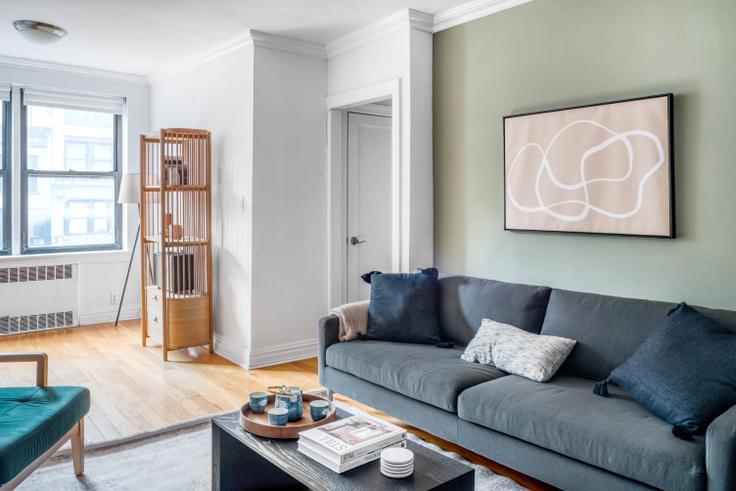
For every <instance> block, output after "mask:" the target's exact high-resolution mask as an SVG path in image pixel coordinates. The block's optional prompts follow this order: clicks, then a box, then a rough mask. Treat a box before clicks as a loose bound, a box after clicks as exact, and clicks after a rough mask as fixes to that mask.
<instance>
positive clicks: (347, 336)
mask: <svg viewBox="0 0 736 491" xmlns="http://www.w3.org/2000/svg"><path fill="white" fill-rule="evenodd" d="M330 314H332V315H336V316H337V317H338V318H339V319H340V330H339V333H338V338H339V339H340V341H350V340H353V339H358V338H359V337H360V335H361V334H365V332H366V330H367V329H368V300H364V301H362V302H353V303H346V304H345V305H340V306H339V307H335V308H334V309H332V310H330Z"/></svg>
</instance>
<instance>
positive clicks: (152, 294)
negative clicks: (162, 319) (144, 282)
mask: <svg viewBox="0 0 736 491" xmlns="http://www.w3.org/2000/svg"><path fill="white" fill-rule="evenodd" d="M161 304H162V302H161V288H159V287H157V286H149V287H147V288H146V306H147V308H148V310H159V311H160V310H161Z"/></svg>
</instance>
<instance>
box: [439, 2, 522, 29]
mask: <svg viewBox="0 0 736 491" xmlns="http://www.w3.org/2000/svg"><path fill="white" fill-rule="evenodd" d="M531 1H532V0H473V1H471V2H468V3H464V4H462V5H458V6H457V7H453V8H450V9H447V10H443V11H442V12H439V13H437V14H435V15H434V27H433V32H439V31H443V30H445V29H449V28H450V27H454V26H457V25H460V24H465V23H466V22H470V21H473V20H476V19H480V18H481V17H485V16H487V15H491V14H495V13H497V12H501V11H503V10H507V9H510V8H513V7H517V6H519V5H523V4H525V3H528V2H531Z"/></svg>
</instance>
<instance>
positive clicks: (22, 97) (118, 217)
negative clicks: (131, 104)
mask: <svg viewBox="0 0 736 491" xmlns="http://www.w3.org/2000/svg"><path fill="white" fill-rule="evenodd" d="M11 95H12V96H11V97H10V99H11V106H12V109H10V110H9V112H10V118H9V119H10V120H11V121H8V126H9V127H11V128H12V139H11V141H10V142H9V145H8V148H9V153H11V154H12V159H11V161H10V162H9V163H10V166H9V174H10V179H9V180H10V186H9V187H10V197H9V202H10V204H11V206H10V213H9V214H8V216H9V219H10V222H11V227H10V228H11V229H12V230H11V231H10V239H11V243H10V248H9V250H7V251H3V252H2V253H0V254H9V255H11V256H19V255H37V254H49V253H53V254H60V253H69V252H72V253H79V252H94V251H110V250H122V238H123V226H124V224H123V219H122V206H121V205H120V204H118V203H117V194H118V191H119V187H120V178H121V174H122V167H123V164H122V147H123V127H122V126H123V120H122V114H123V113H124V109H125V104H126V101H125V98H123V97H111V96H100V95H90V94H84V93H79V92H71V91H55V90H47V89H40V88H36V87H28V86H25V87H20V86H13V87H12V90H11ZM27 105H38V106H45V107H59V108H65V109H75V110H81V111H96V112H104V113H111V114H113V115H114V143H113V145H114V152H113V162H114V164H113V170H112V171H109V172H95V171H89V172H88V171H37V170H31V169H27V165H26V164H27V161H26V137H27V128H26V124H25V123H26V107H27ZM32 175H49V176H52V177H53V176H56V175H60V176H63V177H73V176H81V177H109V176H112V177H113V178H114V182H115V184H114V197H113V200H114V207H115V218H114V226H115V240H114V243H111V244H91V245H74V246H49V247H31V248H29V247H28V231H27V186H28V181H29V176H32ZM0 247H1V245H0Z"/></svg>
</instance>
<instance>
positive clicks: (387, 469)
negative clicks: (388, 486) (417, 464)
mask: <svg viewBox="0 0 736 491" xmlns="http://www.w3.org/2000/svg"><path fill="white" fill-rule="evenodd" d="M413 472H414V452H412V451H411V450H408V449H406V448H398V447H396V448H387V449H386V450H383V451H382V452H381V474H383V475H384V476H386V477H390V478H393V479H401V478H404V477H409V476H411V475H412V473H413Z"/></svg>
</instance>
